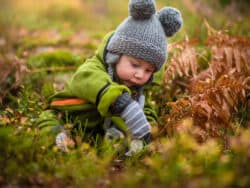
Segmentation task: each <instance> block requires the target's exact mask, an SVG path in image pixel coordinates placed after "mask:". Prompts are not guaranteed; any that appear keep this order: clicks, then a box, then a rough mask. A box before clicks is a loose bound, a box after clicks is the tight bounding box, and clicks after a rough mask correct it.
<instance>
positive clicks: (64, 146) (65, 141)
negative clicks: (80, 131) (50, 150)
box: [56, 131, 75, 152]
mask: <svg viewBox="0 0 250 188" xmlns="http://www.w3.org/2000/svg"><path fill="white" fill-rule="evenodd" d="M56 145H57V147H58V149H59V150H61V151H63V152H69V148H72V147H74V145H75V142H74V141H73V140H72V139H71V138H70V137H69V136H68V134H67V133H66V131H62V132H60V133H58V134H57V135H56Z"/></svg>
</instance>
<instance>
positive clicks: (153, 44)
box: [107, 0, 182, 70]
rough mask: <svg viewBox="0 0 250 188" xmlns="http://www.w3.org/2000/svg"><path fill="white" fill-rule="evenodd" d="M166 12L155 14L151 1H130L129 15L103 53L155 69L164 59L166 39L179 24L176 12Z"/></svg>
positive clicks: (153, 4) (180, 22)
mask: <svg viewBox="0 0 250 188" xmlns="http://www.w3.org/2000/svg"><path fill="white" fill-rule="evenodd" d="M169 10H170V9H164V10H162V11H160V12H159V13H158V14H156V7H155V1H154V0H130V2H129V12H130V16H129V17H128V18H127V19H125V20H124V21H123V22H122V23H121V24H120V25H119V26H118V27H117V29H116V31H115V33H114V35H113V36H112V38H111V39H110V42H109V43H108V46H107V50H108V51H110V52H112V53H116V54H125V55H128V56H132V57H136V58H140V59H143V60H145V61H147V62H148V63H151V64H153V65H154V66H155V67H156V70H159V69H160V68H161V66H162V65H163V64H164V62H165V61H166V57H167V42H166V37H167V36H172V35H173V34H174V33H176V32H177V31H178V30H179V29H180V27H181V25H182V19H181V14H180V12H179V11H177V10H176V9H173V10H174V11H172V9H171V12H170V11H169ZM166 27H167V28H168V29H166ZM166 31H170V32H168V33H167V32H166Z"/></svg>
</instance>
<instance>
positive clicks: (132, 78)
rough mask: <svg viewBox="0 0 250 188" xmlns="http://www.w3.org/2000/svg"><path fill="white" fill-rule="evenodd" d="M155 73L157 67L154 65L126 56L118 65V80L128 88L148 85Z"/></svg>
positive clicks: (123, 56)
mask: <svg viewBox="0 0 250 188" xmlns="http://www.w3.org/2000/svg"><path fill="white" fill-rule="evenodd" d="M154 71H155V67H154V66H153V65H152V64H150V63H148V62H146V61H144V60H142V59H137V58H134V57H131V56H126V55H122V56H121V58H120V60H119V61H118V63H117V64H116V74H117V76H118V78H119V79H120V80H121V82H122V84H124V85H126V86H128V87H132V86H142V85H144V84H146V83H147V81H148V80H149V79H150V77H151V76H152V74H153V73H154Z"/></svg>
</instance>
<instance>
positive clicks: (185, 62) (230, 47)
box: [165, 26, 250, 136]
mask: <svg viewBox="0 0 250 188" xmlns="http://www.w3.org/2000/svg"><path fill="white" fill-rule="evenodd" d="M208 31H209V37H208V40H207V45H208V47H209V48H210V50H211V62H210V64H209V67H208V68H207V69H206V70H205V71H202V72H200V73H197V70H198V68H197V66H194V65H192V64H193V63H197V60H196V59H195V58H196V55H195V54H196V52H195V48H194V47H193V46H192V45H190V44H188V43H187V42H184V44H179V46H177V48H179V49H181V51H179V53H176V54H175V55H174V56H173V58H172V59H171V65H170V66H169V67H168V69H167V70H166V76H165V83H166V84H170V85H169V86H168V87H166V88H171V87H173V85H171V84H173V83H176V82H174V79H176V78H177V76H178V79H180V78H182V79H185V83H188V85H187V87H186V91H188V97H186V99H185V100H186V102H185V103H186V104H187V103H188V104H189V105H188V106H189V107H190V108H189V110H190V111H187V110H186V107H185V105H183V98H180V99H178V100H177V101H176V102H172V103H168V105H169V106H170V107H171V108H172V111H171V112H170V114H168V115H166V119H167V125H166V128H167V130H169V126H173V127H175V126H179V124H180V123H179V122H180V121H181V119H183V118H186V117H188V116H189V117H192V119H193V124H194V125H195V126H198V127H200V128H202V130H205V131H206V133H208V134H209V135H210V136H223V135H225V132H227V131H228V130H233V128H232V125H231V118H232V115H233V114H234V113H235V112H237V111H238V109H237V106H238V105H239V104H242V103H244V102H246V95H249V88H250V85H249V81H250V61H249V60H250V40H249V39H245V38H241V37H234V36H229V35H227V34H225V33H223V32H221V31H215V30H213V29H211V28H210V27H209V26H208ZM188 54H189V55H188ZM191 65H192V67H196V68H195V69H191ZM185 66H186V67H185ZM191 70H195V71H191ZM170 75H171V77H170ZM173 78H174V79H173ZM167 79H170V80H171V79H172V82H171V81H169V80H167ZM175 87H176V86H175ZM182 108H183V109H182ZM177 117H178V118H177ZM173 130H176V128H174V129H173Z"/></svg>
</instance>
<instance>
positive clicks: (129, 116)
mask: <svg viewBox="0 0 250 188" xmlns="http://www.w3.org/2000/svg"><path fill="white" fill-rule="evenodd" d="M121 117H122V118H123V119H124V120H125V123H126V125H127V129H128V131H129V132H131V134H132V137H133V138H136V139H142V138H143V137H144V136H146V135H148V134H149V133H150V131H151V125H150V124H149V122H148V121H147V119H146V116H145V114H144V112H143V110H142V108H141V107H140V105H139V104H138V103H137V102H136V101H133V102H131V103H130V104H129V105H128V106H126V108H125V109H124V110H123V111H122V113H121Z"/></svg>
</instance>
